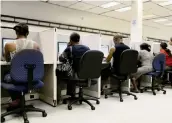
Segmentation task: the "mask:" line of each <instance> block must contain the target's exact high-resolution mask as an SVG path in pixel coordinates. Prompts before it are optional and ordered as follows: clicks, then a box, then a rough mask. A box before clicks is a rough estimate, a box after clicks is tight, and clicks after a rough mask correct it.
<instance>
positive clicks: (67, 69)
mask: <svg viewBox="0 0 172 123" xmlns="http://www.w3.org/2000/svg"><path fill="white" fill-rule="evenodd" d="M69 49H70V55H69V58H64V59H65V60H64V61H65V62H63V63H62V64H60V65H58V66H57V70H58V71H59V72H63V73H64V74H65V75H66V76H68V77H72V76H73V69H72V64H73V56H72V47H71V46H70V47H69Z"/></svg>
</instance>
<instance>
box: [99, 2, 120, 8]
mask: <svg viewBox="0 0 172 123" xmlns="http://www.w3.org/2000/svg"><path fill="white" fill-rule="evenodd" d="M119 4H120V3H118V2H109V3H106V4H103V5H101V7H102V8H110V7H112V6H116V5H119Z"/></svg>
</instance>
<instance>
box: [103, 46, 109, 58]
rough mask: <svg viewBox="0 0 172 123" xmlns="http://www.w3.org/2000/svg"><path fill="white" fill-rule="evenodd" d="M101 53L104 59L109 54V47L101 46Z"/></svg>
mask: <svg viewBox="0 0 172 123" xmlns="http://www.w3.org/2000/svg"><path fill="white" fill-rule="evenodd" d="M101 51H102V52H103V54H104V57H107V56H108V54H109V46H108V45H101Z"/></svg>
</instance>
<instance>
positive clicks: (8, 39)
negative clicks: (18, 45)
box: [2, 38, 15, 53]
mask: <svg viewBox="0 0 172 123" xmlns="http://www.w3.org/2000/svg"><path fill="white" fill-rule="evenodd" d="M14 40H15V39H12V38H2V53H4V48H5V44H6V43H10V42H14Z"/></svg>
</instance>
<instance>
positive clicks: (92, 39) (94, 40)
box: [81, 34, 101, 98]
mask: <svg viewBox="0 0 172 123" xmlns="http://www.w3.org/2000/svg"><path fill="white" fill-rule="evenodd" d="M81 43H82V44H83V45H86V46H88V47H89V48H90V49H91V50H101V35H100V34H94V35H85V36H82V37H81ZM90 69H94V68H90ZM100 93H101V77H100V78H98V79H97V84H96V85H93V86H91V87H89V88H85V89H84V94H86V95H88V96H92V97H96V98H100Z"/></svg>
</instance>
